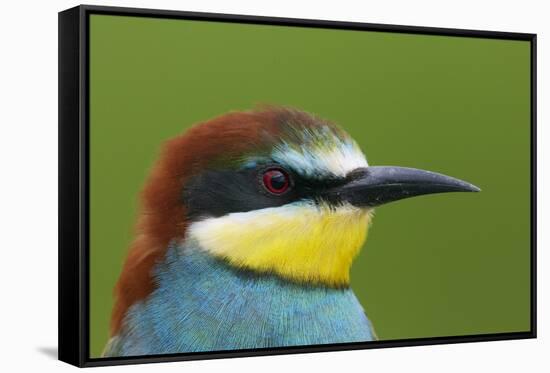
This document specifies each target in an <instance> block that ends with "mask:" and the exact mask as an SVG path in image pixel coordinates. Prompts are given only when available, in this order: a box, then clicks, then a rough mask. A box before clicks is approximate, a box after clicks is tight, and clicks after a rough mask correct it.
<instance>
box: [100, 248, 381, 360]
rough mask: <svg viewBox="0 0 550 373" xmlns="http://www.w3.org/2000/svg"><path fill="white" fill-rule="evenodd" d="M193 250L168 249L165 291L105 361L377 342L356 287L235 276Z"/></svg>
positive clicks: (144, 307) (162, 277) (127, 326)
mask: <svg viewBox="0 0 550 373" xmlns="http://www.w3.org/2000/svg"><path fill="white" fill-rule="evenodd" d="M192 246H193V245H191V244H187V245H186V247H172V248H170V249H169V250H168V252H167V255H166V258H165V260H164V262H162V263H159V264H158V265H157V267H156V269H155V278H156V280H157V285H158V287H157V289H156V290H155V291H154V292H153V293H151V295H149V297H148V298H147V299H145V300H144V301H142V302H139V303H136V304H134V305H133V306H132V307H131V308H130V309H129V310H128V313H127V315H126V318H125V321H124V324H123V327H122V329H121V331H120V333H119V334H118V335H117V336H115V337H113V338H112V339H111V341H110V342H109V344H108V345H107V347H106V350H105V353H104V356H136V355H150V354H166V353H182V352H200V351H222V350H236V349H249V348H269V347H282V346H304V345H318V344H333V343H346V342H363V341H371V340H373V339H375V337H374V333H373V331H372V326H371V324H370V322H369V320H368V319H367V316H366V315H365V313H364V311H363V308H362V307H361V305H360V303H359V301H358V300H357V298H356V297H355V295H354V294H353V292H352V290H351V289H349V288H347V289H332V288H327V287H322V286H309V285H303V284H295V283H291V282H288V281H285V280H282V279H280V278H278V277H276V276H272V275H258V274H252V273H249V272H244V271H239V270H235V269H233V268H231V267H229V265H227V264H226V263H224V262H223V261H220V260H218V259H215V258H212V257H211V256H210V255H209V254H207V253H205V252H202V251H201V250H200V249H197V248H196V247H192ZM195 246H196V245H195Z"/></svg>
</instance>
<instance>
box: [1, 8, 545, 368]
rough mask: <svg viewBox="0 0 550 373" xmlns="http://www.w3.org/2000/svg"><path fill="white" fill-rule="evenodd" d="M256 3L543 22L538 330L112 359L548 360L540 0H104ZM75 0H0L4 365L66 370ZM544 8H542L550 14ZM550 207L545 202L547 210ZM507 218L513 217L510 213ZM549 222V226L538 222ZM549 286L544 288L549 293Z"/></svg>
mask: <svg viewBox="0 0 550 373" xmlns="http://www.w3.org/2000/svg"><path fill="white" fill-rule="evenodd" d="M101 3H102V4H101V5H120V6H134V7H148V8H166V9H176V10H190V11H206V12H218V13H219V12H223V13H236V14H251V15H268V16H284V17H299V18H313V19H332V20H347V21H359V22H373V23H390V24H404V25H422V26H439V27H454V28H469V29H487V30H500V31H517V32H532V33H538V35H539V36H538V47H539V52H538V66H539V71H538V73H539V79H538V84H539V91H538V104H539V111H538V114H539V116H538V122H539V131H538V132H539V140H538V148H539V154H538V162H539V232H540V233H539V240H538V241H539V242H538V243H539V259H538V264H539V308H538V314H539V336H540V337H539V339H538V340H526V341H513V342H512V341H506V342H490V343H473V344H459V345H443V346H428V347H408V348H399V349H382V350H366V351H354V352H338V353H323V354H306V355H291V356H284V357H281V356H278V357H260V358H247V359H229V360H216V361H206V362H190V363H173V364H162V365H158V364H157V365H155V366H154V367H153V366H151V365H141V366H131V367H130V366H127V367H118V368H112V369H117V370H118V371H123V370H124V371H130V370H131V371H132V372H133V371H146V370H151V369H154V370H155V371H169V370H171V371H176V370H180V371H181V369H186V371H212V372H214V371H216V372H217V371H233V370H235V371H236V370H238V371H241V372H244V371H266V372H267V371H273V372H284V371H289V372H290V371H297V370H302V371H340V372H343V371H348V370H357V371H362V372H369V371H371V372H379V371H396V370H400V371H418V372H438V373H439V372H465V371H474V372H476V371H482V370H483V371H498V372H508V371H510V372H511V371H515V372H517V371H523V370H524V369H530V370H532V371H542V370H544V368H543V367H544V366H545V365H546V367H545V368H546V371H548V368H549V367H550V358H549V357H548V354H550V343H549V338H550V336H549V325H550V323H549V322H548V316H547V315H548V313H549V310H548V298H549V297H548V293H549V288H548V281H549V273H550V268H548V264H549V262H548V258H549V255H548V251H547V249H548V246H549V243H550V242H549V235H548V228H550V227H549V225H548V209H549V207H550V206H549V203H548V200H549V198H548V192H546V193H545V191H544V190H543V186H547V185H548V181H549V180H548V178H549V175H548V174H549V172H548V171H549V167H548V166H547V165H548V164H549V161H550V159H549V157H550V151H548V150H547V149H542V148H543V146H542V144H543V143H544V144H546V145H547V146H550V139H549V138H548V132H547V121H548V110H547V107H548V105H549V93H548V87H549V85H548V76H549V74H548V67H549V66H550V58H549V57H550V56H549V52H548V51H549V49H550V42H549V41H548V37H549V36H550V31H549V25H550V22H549V21H548V19H549V16H548V15H549V14H550V12H549V11H548V10H547V9H544V4H545V3H547V2H546V1H543V0H540V1H531V0H524V1H505V0H501V1H482V0H478V1H470V0H462V1H454V2H452V3H449V2H445V1H410V0H409V1H406V0H404V1H385V2H383V1H377V2H376V3H374V2H372V3H370V2H368V1H365V0H364V1H347V0H338V1H335V0H332V1H323V2H322V1H309V2H306V1H303V0H302V1H300V0H293V1H287V0H278V1H269V2H266V1H263V2H262V1H253V0H250V1H246V0H231V1H221V0H219V1H216V0H202V1H201V0H187V1H168V0H158V1H137V0H135V1H131V0H126V1H102V2H101ZM77 4H78V3H77V2H74V1H60V0H58V1H45V0H42V1H30V0H27V1H16V0H6V1H4V2H2V7H1V12H0V17H1V19H0V29H1V30H0V41H1V43H0V64H1V66H0V93H1V95H2V97H1V98H2V99H1V102H2V104H1V106H0V219H1V221H0V227H2V229H1V230H0V258H1V259H0V286H1V293H0V294H1V295H2V297H1V298H0V351H2V354H1V355H2V358H1V359H0V369H1V370H2V371H4V372H17V371H32V370H30V369H33V368H35V369H39V370H40V371H54V370H56V371H57V370H59V371H65V370H69V369H71V368H70V367H69V366H68V365H65V364H63V363H60V362H58V361H56V360H55V359H54V358H53V357H52V356H53V355H54V354H55V349H56V346H57V297H56V296H57V294H56V293H57V12H58V11H60V10H63V9H66V8H69V7H72V6H74V5H77ZM545 15H546V17H545ZM545 210H546V211H545ZM511 218H513V217H511ZM544 228H546V229H544ZM545 293H546V294H545Z"/></svg>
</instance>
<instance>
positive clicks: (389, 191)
mask: <svg viewBox="0 0 550 373" xmlns="http://www.w3.org/2000/svg"><path fill="white" fill-rule="evenodd" d="M479 191H481V189H479V188H478V187H476V186H475V185H472V184H470V183H467V182H466V181H462V180H459V179H455V178H454V177H450V176H446V175H442V174H438V173H436V172H430V171H424V170H418V169H415V168H406V167H394V166H371V167H366V168H358V169H356V170H354V171H352V172H350V173H349V174H348V176H347V181H346V183H345V184H344V185H341V186H339V187H337V188H333V189H331V190H330V191H329V192H328V197H329V198H328V199H329V200H332V201H333V202H340V203H342V202H348V203H351V204H352V205H355V206H358V207H375V206H380V205H383V204H386V203H389V202H393V201H397V200H400V199H405V198H410V197H415V196H421V195H424V194H434V193H447V192H479Z"/></svg>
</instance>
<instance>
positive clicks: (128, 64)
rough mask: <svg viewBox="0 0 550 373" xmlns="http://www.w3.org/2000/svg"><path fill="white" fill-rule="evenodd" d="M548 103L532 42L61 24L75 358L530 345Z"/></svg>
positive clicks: (65, 329)
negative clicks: (539, 109) (541, 93)
mask: <svg viewBox="0 0 550 373" xmlns="http://www.w3.org/2000/svg"><path fill="white" fill-rule="evenodd" d="M535 93H536V35H534V34H526V33H525V34H524V33H509V32H494V31H473V30H459V29H441V28H429V27H416V26H414V27H413V26H395V25H380V24H365V23H352V22H340V21H338V22H337V21H317V20H306V19H287V18H270V17H252V16H239V15H226V14H206V13H191V12H180V11H167V10H149V9H130V8H112V7H101V6H78V7H76V8H72V9H68V10H65V11H63V12H60V13H59V358H60V360H63V361H65V362H67V363H70V364H74V365H77V366H82V367H84V366H100V365H115V364H129V363H144V362H159V361H176V360H190V359H211V358H223V357H239V356H253V355H268V354H287V353H302V352H320V351H336V350H350V349H368V348H381V347H396V346H413V345H426V344H440V343H456V342H475V341H491V340H503V339H520V338H534V337H535V336H536V313H535V310H536V307H535V304H536V299H535V294H536V292H535V287H536V283H535V279H536V273H535V269H536V267H535V264H536V242H535V230H536V220H535V217H536V213H535V209H536V207H535V206H536V167H535V165H536V159H535V154H536V152H535V144H536V141H535V128H536V126H535V120H536V95H535ZM411 197H414V198H411Z"/></svg>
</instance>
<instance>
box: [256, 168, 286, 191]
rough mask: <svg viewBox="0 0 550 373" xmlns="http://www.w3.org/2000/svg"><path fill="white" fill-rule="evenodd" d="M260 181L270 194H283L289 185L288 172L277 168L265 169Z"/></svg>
mask: <svg viewBox="0 0 550 373" xmlns="http://www.w3.org/2000/svg"><path fill="white" fill-rule="evenodd" d="M262 181H263V183H264V186H265V188H266V189H267V190H268V191H269V192H270V193H272V194H283V193H284V192H286V191H287V190H288V188H289V187H290V179H289V177H288V174H287V173H286V172H285V171H283V170H281V169H279V168H271V169H269V170H267V171H265V172H264V175H263V178H262Z"/></svg>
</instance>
